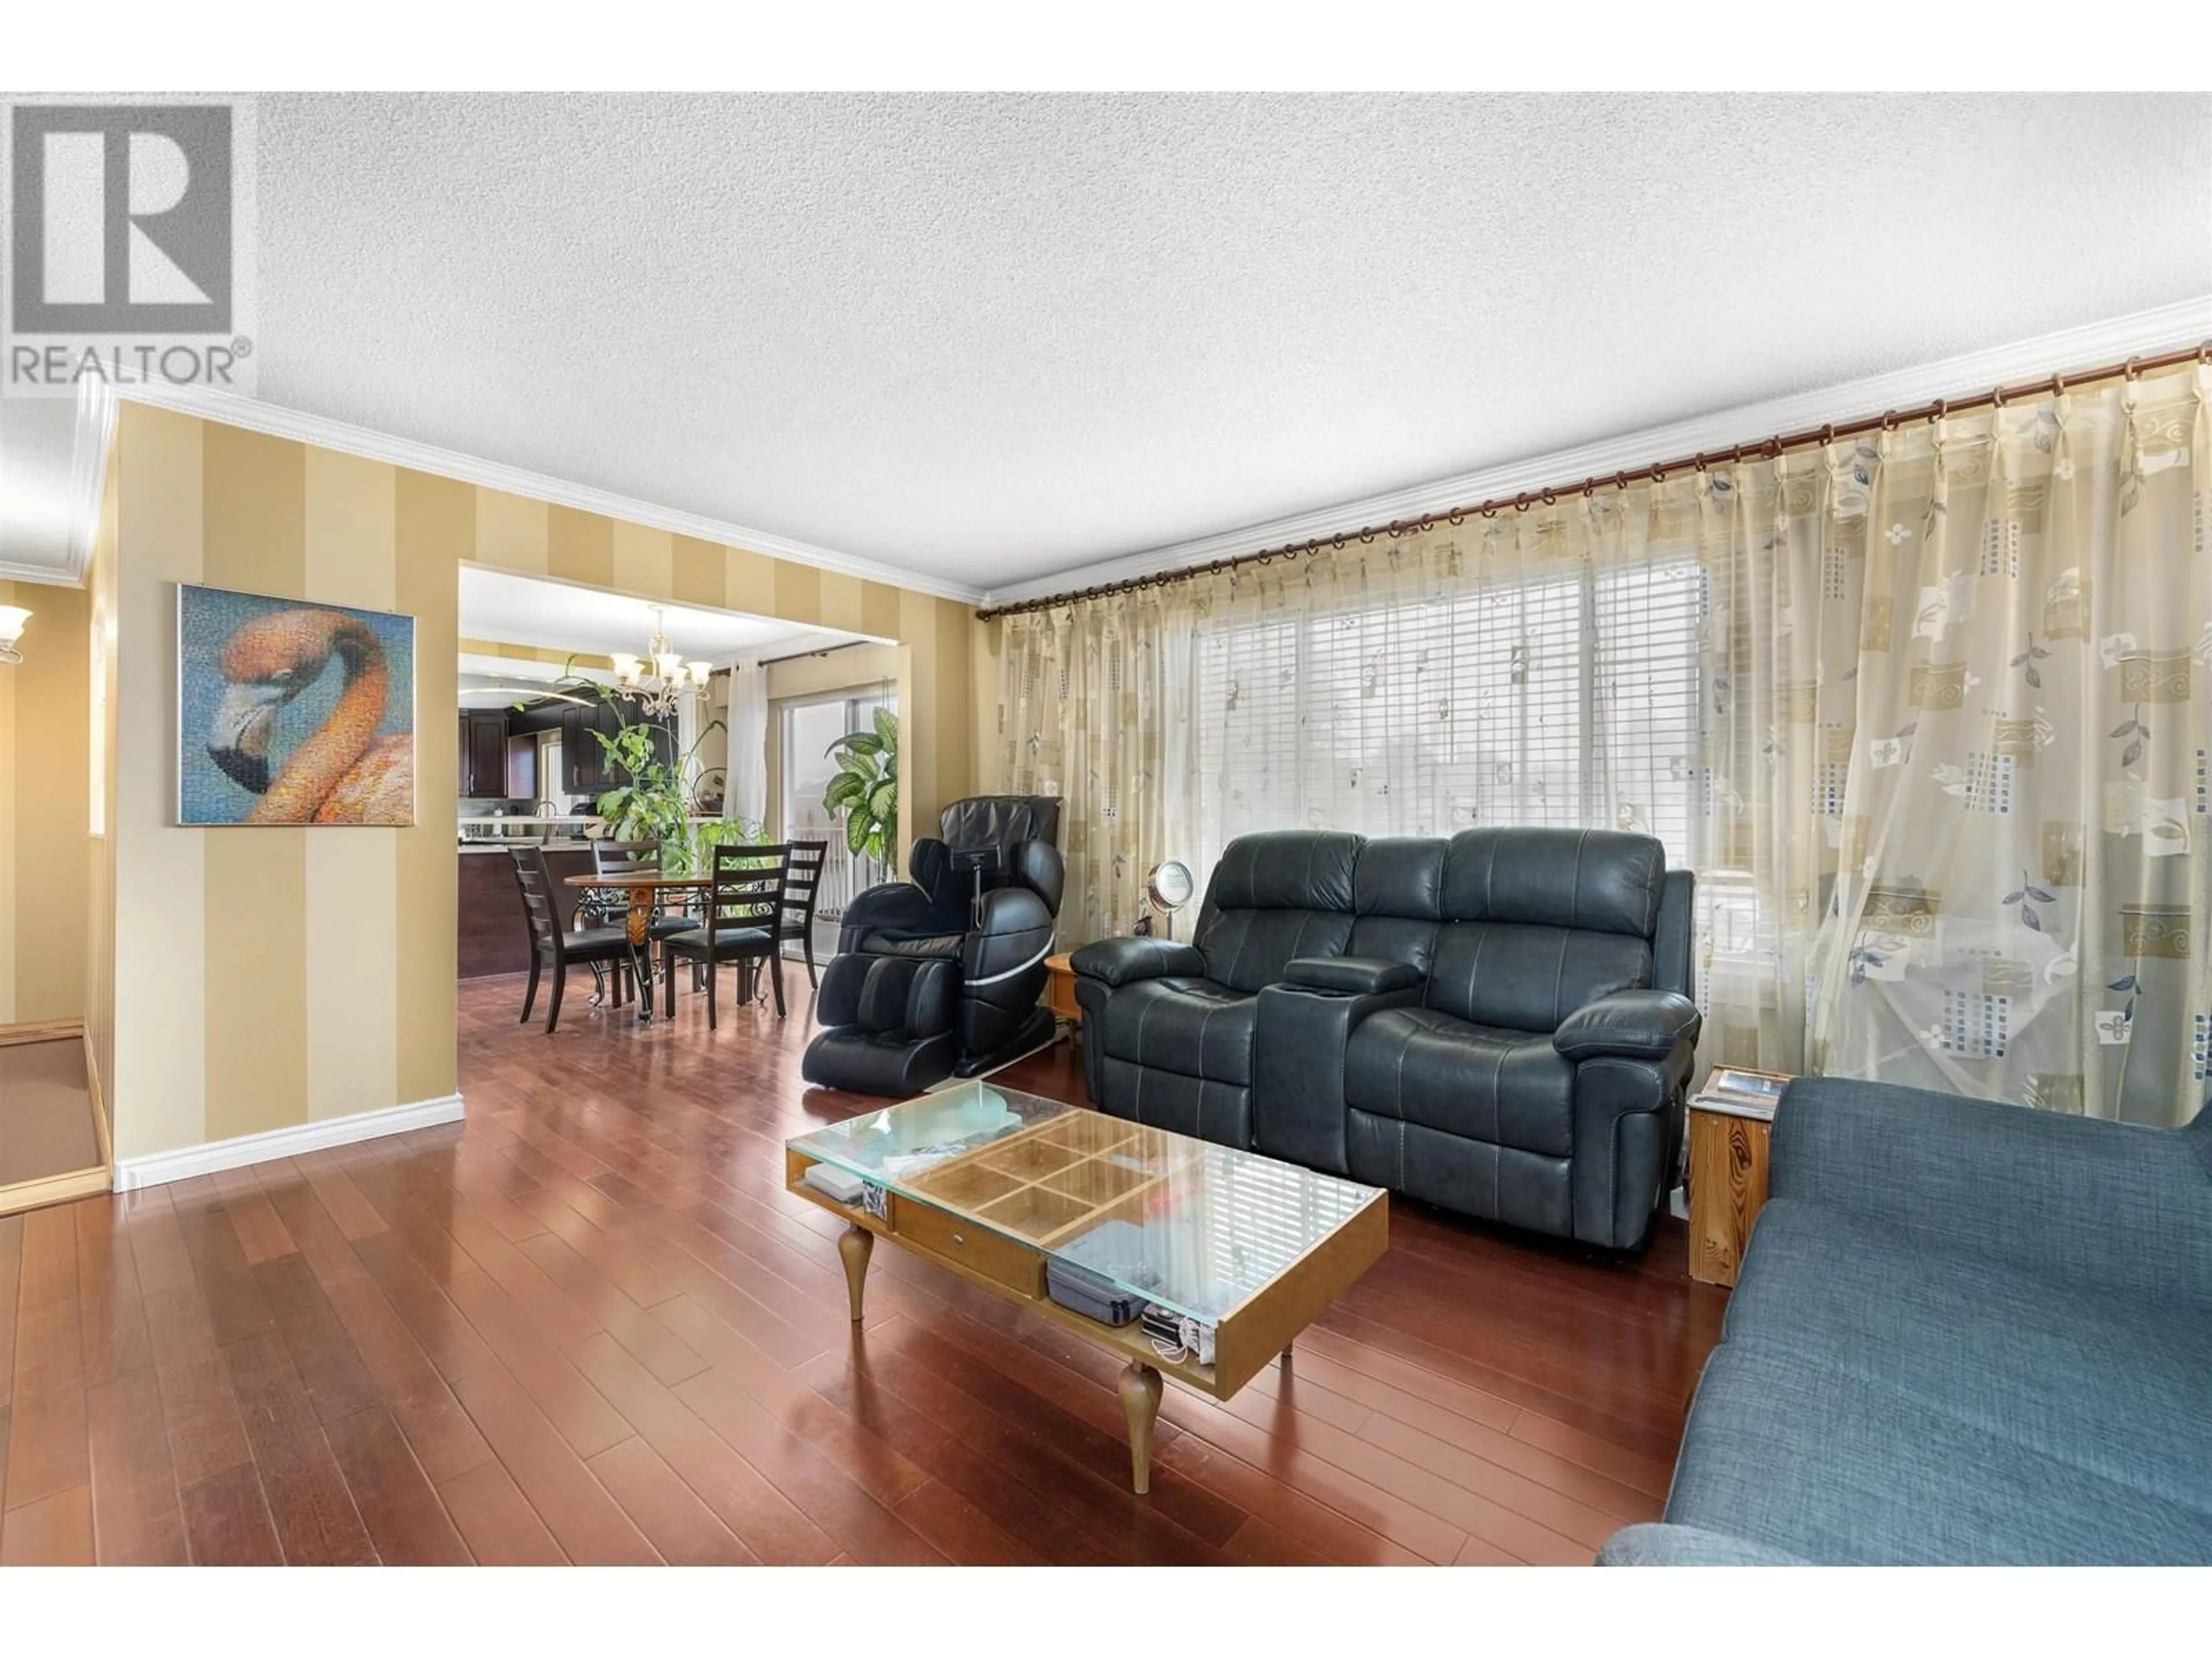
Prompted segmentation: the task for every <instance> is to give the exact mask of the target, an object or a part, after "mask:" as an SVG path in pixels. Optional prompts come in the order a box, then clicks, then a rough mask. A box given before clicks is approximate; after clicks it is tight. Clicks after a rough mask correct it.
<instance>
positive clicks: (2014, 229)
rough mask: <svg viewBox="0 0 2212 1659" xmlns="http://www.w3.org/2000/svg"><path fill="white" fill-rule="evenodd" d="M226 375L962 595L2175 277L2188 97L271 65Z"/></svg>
mask: <svg viewBox="0 0 2212 1659" xmlns="http://www.w3.org/2000/svg"><path fill="white" fill-rule="evenodd" d="M259 134H260V137H259V145H260V149H259V159H258V172H259V186H258V190H259V202H258V212H259V219H260V236H259V283H260V315H259V336H260V339H259V349H260V353H261V355H260V359H259V373H260V385H259V392H260V395H261V396H262V397H263V398H265V399H268V400H269V401H270V402H273V403H277V404H288V405H290V406H293V407H295V408H299V409H302V410H310V411H313V412H315V413H318V414H321V415H326V416H335V417H337V418H339V419H343V420H347V421H351V422H357V423H359V424H362V425H365V426H368V427H372V428H378V429H380V430H383V431H386V432H390V433H393V434H397V435H401V436H404V437H409V438H413V439H416V440H420V441H425V442H429V443H435V444H440V445H444V446H447V447H452V448H454V449H459V450H462V451H465V452H467V453H471V454H474V455H479V456H483V457H486V458H489V459H495V460H499V461H504V462H507V463H510V464H513V465H520V466H524V467H527V468H531V469H533V470H535V471H541V472H545V473H550V474H552V475H554V476H556V477H562V478H565V479H568V480H572V481H574V482H576V483H585V484H592V485H596V486H599V487H601V488H605V489H613V490H617V491H620V492H622V493H623V494H626V495H634V496H638V497H641V498H643V499H645V500H647V501H653V502H656V503H659V504H661V505H663V506H665V507H674V508H680V509H684V510H688V511H690V512H695V513H703V514H706V515H708V516H711V517H715V518H720V519H724V520H734V521H736V522H738V523H742V524H746V525H750V526H756V527H757V528H759V529H762V530H764V531H769V532H775V533H778V534H781V535H786V536H791V537H795V538H801V539H804V540H806V541H810V542H813V543H816V544H822V545H825V546H828V547H831V548H835V549H836V550H840V551H842V552H844V553H848V554H854V555H859V556H864V557H867V558H872V559H877V560H881V561H884V562H887V563H890V564H893V565H896V566H899V567H901V568H906V569H910V570H915V571H921V572H927V573H930V574H936V575H939V576H942V577H945V578H947V579H951V580H958V581H963V582H966V583H970V584H973V585H975V586H978V587H989V586H1003V585H1004V584H1006V583H1008V582H1011V581H1014V580H1021V579H1024V578H1028V577H1035V576H1039V575H1043V574H1049V573H1052V572H1054V571H1057V570H1061V569H1065V568H1070V567H1073V566H1078V565H1080V564H1084V563H1086V562H1091V561H1093V560H1096V559H1099V558H1103V557H1107V556H1112V555H1115V554H1121V553H1127V552H1130V551H1133V550H1139V549H1142V548H1146V547H1149V546H1154V545H1158V544H1164V543H1168V542H1173V541H1178V540H1182V539H1184V538H1191V537H1194V536H1198V535H1202V534H1206V533H1209V532H1215V531H1220V530H1224V529H1227V528H1231V527H1233V526H1237V525H1241V524H1245V523H1249V522H1251V521H1253V520H1261V519H1265V518H1270V517H1273V516H1276V515H1279V514H1282V513H1291V512H1295V511H1298V510H1301V509H1304V508H1309V507H1317V506H1321V505H1323V504H1326V503H1328V502H1332V501H1340V500H1343V499H1346V498H1348V497H1353V496H1358V495H1367V494H1370V493H1374V492H1376V491H1380V490H1383V489H1393V488H1397V487H1400V486H1403V485H1407V484H1411V483H1418V482H1420V481H1422V480H1425V479H1428V478H1432V477H1438V476H1441V475H1445V474H1449V473H1455V472H1458V471H1466V470H1469V469H1472V468H1474V467H1478V466H1484V465H1492V464H1495V463H1498V462H1502V461H1505V460H1508V459H1513V458H1516V457H1520V456H1525V455H1528V454H1531V453H1538V452H1541V451H1545V450H1548V449H1552V448H1555V447H1561V446H1564V445H1567V444H1571V443H1577V442H1580V441H1586V440H1590V439H1595V438H1598V437H1602V436H1605V435H1608V434H1613V433H1617V432H1621V431H1625V430H1629V429H1632V428H1640V427H1643V426H1646V425H1650V424H1653V423H1656V422H1662V421H1667V420H1671V419H1675V418H1679V417H1682V416H1690V415H1694V414H1698V413H1700V412H1704V411H1706V410H1713V409H1717V408H1723V407H1727V406H1729V405H1731V404H1738V403H1742V402H1746V401H1749V400H1753V399H1756V398H1764V397H1768V396H1773V395H1779V394H1783V393H1787V392H1796V391H1803V390H1807V389H1809V388H1812V387H1815V386H1822V385H1826V384H1830V383H1833V382H1836V381H1840V380H1848V379H1853V378H1857V377H1859V376H1862V375H1867V374H1876V373H1880V372H1882V371H1885V370H1888V369H1893V368H1901V367H1905V366H1907V365H1911V364H1914V363H1917V362H1927V361H1929V360H1932V359H1936V358H1940V357H1944V356H1952V355H1954V354H1958V353H1961V352H1965V351H1968V350H1972V349H1979V348H1982V347H1985V346H1989V345H1993V344H1996V343H2002V342H2006V341H2010V340H2015V339H2020V338H2022V337H2028V336H2032V335H2035V334H2039V333H2042V332H2045V331H2051V330H2055V329H2057V328H2061V327H2066V326H2070V325H2077V324H2081V323H2085V322H2089V321H2093V320H2097V319H2104V318H2107V317H2113V316H2118V315H2120V314H2122V313H2128V312H2131V311H2136V310H2142V309H2146V308H2148V307H2152V306H2155V305H2160V304H2165V303H2167V302H2170V301H2175V300H2179V299H2183V298H2186V297H2189V296H2191V295H2200V294H2203V293H2205V292H2207V291H2208V290H2212V97H2208V96H2203V95H2197V94H2187V95H2175V96H2161V97H2121V96H2082V97H2050V96H2009V95H2007V96H1956V97H1954V96H1921V95H1912V96H1851V97H1814V96H1795V95H1791V96H1764V95H1761V96H1714V97H1698V96H1674V95H1666V96H1633V97H1632V96H1621V95H1611V94H1589V95H1582V94H1577V95H1563V96H1542V95H1518V94H1516V95H1511V96H1463V97H1377V96H1364V95H1361V96H1303V95H1301V96H1273V95H1236V96H1222V97H1206V96H1200V95H1172V96H1157V97H1155V96H1144V97H1137V96H1129V97H1090V96H1014V95H973V96H957V95H944V94H937V95H902V96H872V95H871V96H842V95H841V96H819V97H817V96H779V97H759V96H751V97H654V98H650V99H647V98H632V97H612V96H609V97H588V98H553V97H534V96H533V97H513V96H497V97H495V96H436V97H386V96H373V97H352V96H349V97H332V96H275V95H270V96H264V98H263V99H262V100H260V114H259Z"/></svg>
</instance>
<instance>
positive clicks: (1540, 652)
mask: <svg viewBox="0 0 2212 1659" xmlns="http://www.w3.org/2000/svg"><path fill="white" fill-rule="evenodd" d="M1704 609H1705V580H1704V577H1703V574H1702V573H1701V572H1700V570H1699V568H1698V566H1697V565H1696V564H1695V563H1694V562H1688V561H1669V562H1658V563H1651V564H1641V565H1636V566H1632V567H1629V568H1624V569H1620V570H1615V571H1607V572H1586V573H1583V574H1579V575H1577V576H1574V577H1570V578H1567V579H1563V580H1562V579H1555V580H1532V581H1528V582H1522V583H1516V584H1513V585H1510V586H1503V585H1501V586H1488V587H1484V588H1478V589H1474V590H1469V591H1466V592H1459V593H1449V594H1440V595H1438V596H1437V597H1436V598H1434V599H1428V600H1425V601H1424V602H1421V603H1417V604H1407V605H1389V606H1383V607H1377V608H1373V609H1366V610H1360V611H1349V612H1344V613H1340V614H1335V615H1318V616H1316V615H1308V616H1303V617H1297V616H1293V617H1262V618H1259V619H1254V620H1236V621H1217V622H1214V623H1207V624H1202V625H1201V626H1200V631H1199V635H1198V639H1197V641H1196V644H1195V647H1194V679H1195V682H1196V684H1195V691H1196V704H1195V711H1194V712H1195V724H1196V726H1197V732H1196V746H1197V750H1198V763H1199V770H1200V799H1199V824H1198V836H1199V840H1200V849H1199V850H1200V855H1201V856H1202V857H1203V858H1205V859H1206V860H1207V862H1209V863H1211V862H1212V860H1213V859H1214V858H1216V857H1218V855H1219V853H1220V850H1221V848H1222V847H1223V846H1225V844H1226V843H1227V842H1229V840H1230V839H1231V837H1233V836H1238V835H1242V834H1244V833H1245V832H1247V831H1249V830H1255V829H1288V828H1305V827H1328V828H1333V829H1351V830H1357V831H1359V832H1361V833H1363V834H1366V835H1409V836H1411V835H1419V836H1442V835H1449V834H1450V833H1452V832H1453V831H1455V830H1458V829H1467V828H1469V827H1470V826H1474V825H1490V824H1551V825H1559V826H1589V827H1595V828H1617V829H1636V830H1640V831H1643V832H1644V833H1646V834H1650V835H1654V836H1658V837H1659V838H1660V839H1661V840H1662V842H1665V843H1666V845H1667V849H1668V854H1669V859H1670V861H1671V862H1674V863H1677V864H1680V863H1686V862H1688V859H1689V852H1690V845H1689V843H1690V835H1691V825H1692V821H1693V819H1694V817H1696V815H1697V814H1698V813H1699V811H1700V810H1701V804H1700V801H1699V791H1700V790H1701V788H1702V787H1703V785H1702V781H1701V768H1700V765H1699V758H1698V708H1699V675H1698V648H1699V634H1700V630H1701V628H1702V625H1703V614H1704Z"/></svg>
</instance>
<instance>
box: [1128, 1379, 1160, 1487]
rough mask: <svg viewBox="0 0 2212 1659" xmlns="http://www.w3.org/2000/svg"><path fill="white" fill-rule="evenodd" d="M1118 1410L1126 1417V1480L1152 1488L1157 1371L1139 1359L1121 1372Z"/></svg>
mask: <svg viewBox="0 0 2212 1659" xmlns="http://www.w3.org/2000/svg"><path fill="white" fill-rule="evenodd" d="M1121 1414H1122V1415H1123V1416H1124V1417H1126V1418H1127V1419H1129V1484H1130V1486H1131V1488H1132V1489H1133V1490H1134V1491H1135V1492H1139V1493H1143V1492H1150V1491H1151V1490H1152V1425H1153V1424H1155V1423H1157V1422H1158V1421H1159V1419H1160V1374H1159V1373H1158V1371H1156V1370H1153V1369H1152V1367H1151V1366H1150V1365H1147V1364H1145V1362H1144V1361H1143V1360H1141V1359H1133V1360H1131V1361H1130V1362H1129V1363H1128V1365H1127V1367H1126V1368H1125V1369H1124V1370H1122V1372H1121Z"/></svg>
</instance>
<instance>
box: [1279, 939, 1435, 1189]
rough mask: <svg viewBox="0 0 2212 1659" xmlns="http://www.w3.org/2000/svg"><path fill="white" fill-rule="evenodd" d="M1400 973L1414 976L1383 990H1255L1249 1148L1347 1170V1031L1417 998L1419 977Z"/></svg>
mask: <svg viewBox="0 0 2212 1659" xmlns="http://www.w3.org/2000/svg"><path fill="white" fill-rule="evenodd" d="M1299 960H1301V961H1304V960H1309V958H1303V957H1302V958H1299ZM1296 965H1297V964H1296V963H1292V966H1296ZM1389 965H1390V966H1392V967H1396V966H1399V965H1400V964H1397V963H1391V964H1389ZM1406 971H1407V974H1409V975H1412V980H1413V982H1412V983H1410V984H1397V985H1394V986H1392V987H1391V988H1389V989H1387V990H1377V991H1370V992H1347V991H1342V990H1335V989H1329V988H1325V987H1314V986H1304V985H1270V986H1268V987H1266V988H1265V989H1264V990H1262V991H1261V993H1260V1007H1259V1012H1258V1013H1257V1015H1256V1016H1255V1026H1254V1032H1253V1041H1252V1146H1253V1149H1254V1150H1255V1152H1265V1153H1267V1155H1268V1156H1269V1157H1270V1158H1287V1159H1289V1160H1290V1161H1291V1163H1293V1164H1306V1165H1308V1166H1310V1167H1311V1168H1313V1169H1316V1170H1328V1171H1329V1172H1330V1173H1331V1174H1334V1175H1344V1174H1346V1173H1348V1170H1349V1164H1348V1162H1347V1158H1346V1147H1345V1127H1346V1124H1345V1112H1346V1103H1345V1098H1344V1065H1345V1057H1346V1050H1347V1049H1349V1048H1350V1047H1351V1044H1352V1032H1353V1031H1354V1030H1357V1029H1358V1025H1359V1023H1360V1021H1362V1020H1364V1019H1365V1018H1367V1017H1368V1016H1369V1015H1370V1014H1375V1013H1380V1012H1382V1011H1383V1009H1385V1008H1410V1007H1413V1006H1415V1005H1417V1004H1418V1003H1419V1001H1420V1000H1421V985H1420V975H1419V974H1416V973H1413V970H1412V969H1407V970H1406ZM1396 977H1397V976H1396V975H1376V978H1377V979H1395V978H1396Z"/></svg>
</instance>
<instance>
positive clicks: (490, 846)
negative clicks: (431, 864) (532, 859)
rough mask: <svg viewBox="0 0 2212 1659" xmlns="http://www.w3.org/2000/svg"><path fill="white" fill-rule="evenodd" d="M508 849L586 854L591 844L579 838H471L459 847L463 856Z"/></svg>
mask: <svg viewBox="0 0 2212 1659" xmlns="http://www.w3.org/2000/svg"><path fill="white" fill-rule="evenodd" d="M510 847H542V848H544V849H545V850H546V851H547V852H549V853H587V852H589V851H590V850H591V848H592V843H591V842H588V841H586V840H585V839H584V838H583V837H582V836H468V837H466V838H465V839H464V840H463V841H462V842H461V845H460V850H461V852H462V854H464V855H466V854H472V853H504V852H505V851H507V848H510Z"/></svg>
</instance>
